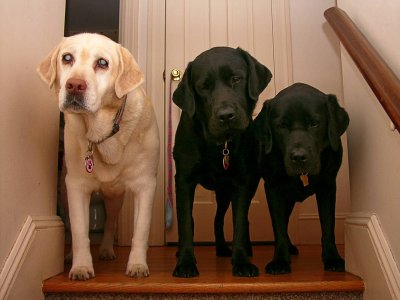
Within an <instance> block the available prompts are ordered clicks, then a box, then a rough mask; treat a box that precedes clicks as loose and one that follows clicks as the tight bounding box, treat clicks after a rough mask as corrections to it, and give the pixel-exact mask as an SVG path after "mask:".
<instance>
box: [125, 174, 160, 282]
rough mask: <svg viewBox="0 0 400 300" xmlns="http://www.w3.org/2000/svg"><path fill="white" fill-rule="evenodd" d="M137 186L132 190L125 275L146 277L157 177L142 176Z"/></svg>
mask: <svg viewBox="0 0 400 300" xmlns="http://www.w3.org/2000/svg"><path fill="white" fill-rule="evenodd" d="M141 180H142V182H141V183H135V185H134V186H136V187H139V188H137V189H135V190H133V196H134V197H133V198H134V201H135V202H134V209H135V211H134V224H133V227H134V228H133V237H132V246H131V252H130V254H129V260H128V265H127V268H126V275H128V276H130V277H147V276H149V275H150V271H149V267H148V265H147V250H148V240H149V233H150V225H151V215H152V209H153V200H154V196H155V189H156V184H157V179H156V178H155V177H154V178H149V177H146V178H145V177H143V178H141Z"/></svg>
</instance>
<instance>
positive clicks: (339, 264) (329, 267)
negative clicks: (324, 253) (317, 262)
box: [324, 257, 345, 272]
mask: <svg viewBox="0 0 400 300" xmlns="http://www.w3.org/2000/svg"><path fill="white" fill-rule="evenodd" d="M324 270H325V271H331V272H344V271H345V264H344V260H343V259H342V258H341V257H338V258H331V259H325V260H324Z"/></svg>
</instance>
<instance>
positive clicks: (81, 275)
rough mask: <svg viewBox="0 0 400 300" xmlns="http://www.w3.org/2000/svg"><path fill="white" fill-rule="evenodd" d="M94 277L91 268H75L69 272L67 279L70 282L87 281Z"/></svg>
mask: <svg viewBox="0 0 400 300" xmlns="http://www.w3.org/2000/svg"><path fill="white" fill-rule="evenodd" d="M93 277H94V270H93V267H88V266H77V267H73V268H72V269H71V271H69V279H72V280H88V279H90V278H93Z"/></svg>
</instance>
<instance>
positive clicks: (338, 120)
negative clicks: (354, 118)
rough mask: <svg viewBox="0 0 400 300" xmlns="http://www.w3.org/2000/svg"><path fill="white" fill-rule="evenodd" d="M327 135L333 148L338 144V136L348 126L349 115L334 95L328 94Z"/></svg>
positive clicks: (335, 148) (336, 147)
mask: <svg viewBox="0 0 400 300" xmlns="http://www.w3.org/2000/svg"><path fill="white" fill-rule="evenodd" d="M327 103H328V104H327V106H328V137H329V142H330V144H331V147H332V149H333V150H335V151H336V150H337V149H338V147H339V144H340V136H341V135H342V134H343V133H344V132H345V131H346V129H347V127H348V126H349V122H350V119H349V115H348V114H347V112H346V111H345V110H344V109H343V108H342V107H340V106H339V103H338V101H337V98H336V96H335V95H328V102H327Z"/></svg>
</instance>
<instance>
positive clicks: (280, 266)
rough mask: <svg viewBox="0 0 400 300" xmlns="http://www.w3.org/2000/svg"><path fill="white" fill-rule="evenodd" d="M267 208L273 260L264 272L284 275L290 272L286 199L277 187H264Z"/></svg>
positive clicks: (267, 185) (266, 185)
mask: <svg viewBox="0 0 400 300" xmlns="http://www.w3.org/2000/svg"><path fill="white" fill-rule="evenodd" d="M264 187H265V194H266V197H267V203H268V208H269V212H270V216H271V221H272V227H273V230H274V236H275V251H274V258H273V259H272V261H271V262H269V263H268V264H267V265H266V266H265V272H266V273H269V274H286V273H290V272H291V268H290V255H289V245H290V243H289V238H288V233H287V229H288V218H289V216H287V214H288V212H289V211H291V210H290V209H289V207H288V205H289V203H288V201H289V200H288V199H286V198H285V197H284V193H282V192H280V191H279V187H275V186H271V185H269V184H267V181H266V183H265V185H264Z"/></svg>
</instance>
